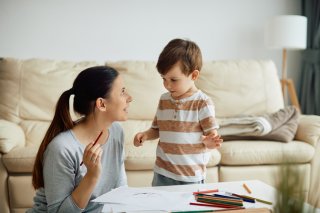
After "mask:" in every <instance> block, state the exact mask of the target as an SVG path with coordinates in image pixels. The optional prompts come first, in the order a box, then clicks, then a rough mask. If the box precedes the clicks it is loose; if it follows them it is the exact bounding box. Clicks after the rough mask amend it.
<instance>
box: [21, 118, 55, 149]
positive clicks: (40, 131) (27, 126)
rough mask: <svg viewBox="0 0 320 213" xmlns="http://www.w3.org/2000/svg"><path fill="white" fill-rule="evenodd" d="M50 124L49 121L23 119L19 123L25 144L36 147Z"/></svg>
mask: <svg viewBox="0 0 320 213" xmlns="http://www.w3.org/2000/svg"><path fill="white" fill-rule="evenodd" d="M49 125H50V122H49V121H37V120H23V121H21V123H20V126H21V128H22V129H23V131H24V132H25V137H26V139H25V140H26V145H27V146H29V145H33V146H35V147H38V146H39V145H40V143H41V141H42V139H43V138H44V135H45V133H46V131H47V130H48V128H49Z"/></svg>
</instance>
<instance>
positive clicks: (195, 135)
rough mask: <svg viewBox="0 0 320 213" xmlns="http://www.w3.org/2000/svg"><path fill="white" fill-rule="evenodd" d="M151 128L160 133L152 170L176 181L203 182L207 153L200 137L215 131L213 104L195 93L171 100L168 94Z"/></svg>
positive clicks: (161, 99) (162, 100) (164, 95)
mask: <svg viewBox="0 0 320 213" xmlns="http://www.w3.org/2000/svg"><path fill="white" fill-rule="evenodd" d="M152 128H154V129H158V130H159V138H160V139H159V143H158V147H157V159H156V163H155V167H154V171H155V172H156V173H158V174H161V175H164V176H166V177H169V178H172V179H174V180H178V181H185V182H197V181H201V180H203V179H205V176H206V165H207V163H208V161H209V157H210V153H209V152H208V150H207V149H206V147H205V146H204V144H203V143H202V142H201V136H202V135H203V134H204V133H206V132H207V131H209V130H212V129H217V128H218V124H217V123H216V120H215V111H214V105H213V103H212V101H211V99H210V98H209V97H208V96H207V95H206V94H205V93H203V92H202V91H200V90H198V91H197V92H196V93H194V94H193V95H192V96H190V97H187V98H183V99H180V100H174V99H173V98H172V97H171V95H170V93H165V94H163V95H162V96H161V98H160V101H159V105H158V109H157V113H156V116H155V118H154V120H153V123H152Z"/></svg>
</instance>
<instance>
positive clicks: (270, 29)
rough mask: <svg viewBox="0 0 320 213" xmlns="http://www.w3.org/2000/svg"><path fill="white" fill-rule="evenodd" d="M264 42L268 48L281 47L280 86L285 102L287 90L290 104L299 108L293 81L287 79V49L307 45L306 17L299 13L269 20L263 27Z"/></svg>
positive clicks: (295, 48) (297, 48)
mask: <svg viewBox="0 0 320 213" xmlns="http://www.w3.org/2000/svg"><path fill="white" fill-rule="evenodd" d="M265 43H266V46H267V47H269V48H275V49H282V77H281V87H282V94H283V98H284V100H285V102H286V100H287V98H286V91H287V90H288V93H289V96H290V101H291V104H292V105H294V106H295V107H297V109H298V110H300V105H299V101H298V98H297V94H296V90H295V87H294V83H293V81H292V80H291V79H287V50H301V49H305V48H306V46H307V18H306V17H305V16H299V15H280V16H275V17H273V18H272V19H271V20H269V21H268V22H267V24H266V27H265Z"/></svg>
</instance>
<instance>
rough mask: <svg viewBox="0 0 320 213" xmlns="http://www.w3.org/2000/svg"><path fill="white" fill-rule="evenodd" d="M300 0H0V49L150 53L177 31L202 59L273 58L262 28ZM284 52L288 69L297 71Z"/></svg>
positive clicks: (93, 55) (295, 9)
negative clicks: (198, 50) (197, 51)
mask: <svg viewBox="0 0 320 213" xmlns="http://www.w3.org/2000/svg"><path fill="white" fill-rule="evenodd" d="M300 1H301V0H158V1H156V0H104V1H103V0H91V1H86V0H67V1H66V0H56V1H53V0H52V1H49V0H47V1H45V0H24V1H21V0H0V38H1V39H0V57H8V56H11V57H18V58H31V57H41V58H51V59H66V60H97V61H101V62H103V61H106V60H124V59H133V60H153V61H156V60H157V57H158V55H159V53H160V51H161V50H162V48H163V47H164V45H165V44H166V43H167V42H168V41H169V40H171V39H172V38H176V37H183V38H189V39H191V40H193V41H195V42H197V43H198V45H199V46H200V48H201V49H202V53H203V58H204V60H220V59H272V60H274V61H275V62H276V65H277V67H278V69H279V70H280V69H281V50H271V49H267V48H266V47H265V46H264V38H263V33H264V32H263V30H264V25H265V23H266V21H267V20H268V19H269V18H271V17H272V16H274V15H282V14H300V10H301V5H300ZM299 57H300V52H299V51H295V52H293V51H291V52H289V53H288V63H289V64H288V75H289V77H293V78H294V80H295V81H297V78H298V77H299V74H300V63H299Z"/></svg>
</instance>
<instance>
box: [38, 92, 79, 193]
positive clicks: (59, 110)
mask: <svg viewBox="0 0 320 213" xmlns="http://www.w3.org/2000/svg"><path fill="white" fill-rule="evenodd" d="M72 94H74V90H73V88H71V89H69V90H67V91H65V92H63V93H62V95H61V96H60V98H59V100H58V103H57V105H56V110H55V114H54V117H53V120H52V122H51V124H50V126H49V128H48V130H47V132H46V134H45V136H44V138H43V140H42V142H41V144H40V147H39V150H38V153H37V156H36V159H35V163H34V166H33V173H32V185H33V187H34V188H35V189H38V188H41V187H44V181H43V167H42V166H43V165H42V164H43V154H44V152H45V150H46V148H47V146H48V145H49V143H50V142H51V141H52V139H53V138H54V137H55V136H57V135H58V134H59V133H60V132H63V131H66V130H68V129H72V127H73V126H74V124H73V121H72V119H71V115H70V110H69V99H70V96H71V95H72Z"/></svg>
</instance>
